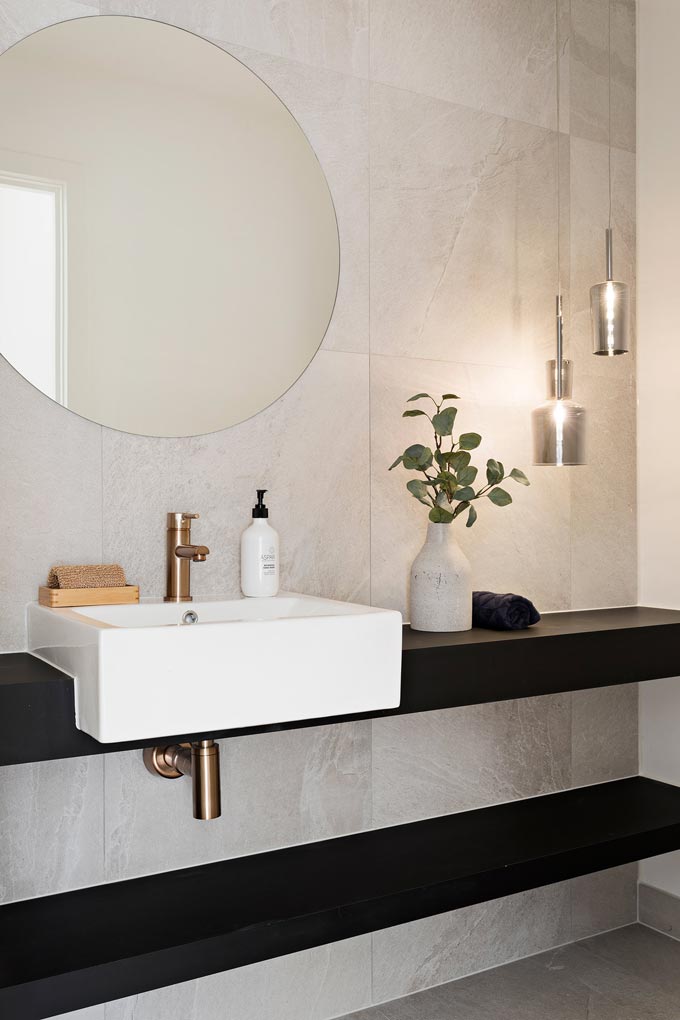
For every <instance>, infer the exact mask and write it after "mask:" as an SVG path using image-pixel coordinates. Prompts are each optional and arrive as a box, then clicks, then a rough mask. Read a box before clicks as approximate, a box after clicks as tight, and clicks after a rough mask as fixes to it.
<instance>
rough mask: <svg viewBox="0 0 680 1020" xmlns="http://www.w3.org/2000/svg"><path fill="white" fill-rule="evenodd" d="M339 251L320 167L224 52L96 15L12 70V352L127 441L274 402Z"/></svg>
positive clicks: (303, 360) (8, 63) (0, 225)
mask: <svg viewBox="0 0 680 1020" xmlns="http://www.w3.org/2000/svg"><path fill="white" fill-rule="evenodd" d="M338 271H339V247H338V234H337V224H336V219H335V213H334V209H333V203H332V199H331V196H330V193H329V190H328V185H327V183H326V179H325V177H324V174H323V171H322V169H321V167H320V165H319V162H318V160H317V158H316V156H315V154H314V152H313V150H312V148H311V146H310V144H309V142H308V141H307V139H306V137H305V135H304V134H303V132H302V130H301V128H300V127H299V125H298V124H297V122H296V121H295V119H294V118H293V116H292V115H291V113H290V112H289V110H288V109H287V108H286V107H285V106H284V104H283V103H282V102H281V101H280V100H279V99H278V98H277V97H276V96H275V94H274V93H273V92H272V91H271V90H270V89H269V88H268V87H267V86H266V85H265V84H264V83H263V82H262V81H261V80H260V79H259V78H258V77H257V76H256V75H255V74H253V73H252V72H251V71H250V70H248V69H247V68H246V67H245V66H244V65H243V64H241V63H240V62H239V61H238V60H236V59H235V58H234V57H232V56H231V55H229V54H227V53H225V52H224V51H223V50H221V49H220V48H219V47H217V46H215V45H213V44H211V43H208V42H206V41H205V40H203V39H200V38H198V37H197V36H194V35H192V34H190V33H188V32H185V31H182V30H180V29H177V28H173V27H171V26H168V25H163V24H161V23H159V22H154V21H147V20H144V19H140V18H131V17H117V16H111V17H98V18H82V19H78V20H74V21H69V22H64V23H62V24H59V25H55V26H53V27H51V28H47V29H44V30H43V31H40V32H37V33H36V34H35V35H33V36H30V37H29V38H28V39H25V40H24V41H22V42H21V43H18V44H17V45H16V46H14V47H13V48H12V49H10V50H8V51H7V52H6V53H5V54H4V55H3V56H2V57H1V58H0V353H1V354H2V355H4V357H5V358H6V359H7V360H8V361H9V362H10V364H11V365H13V366H14V368H16V369H17V371H19V372H21V374H22V375H24V376H25V377H26V379H28V380H29V381H30V382H31V383H33V384H34V385H35V386H37V387H38V388H39V389H40V390H42V392H43V393H45V394H46V395H47V396H49V397H51V398H52V399H54V400H57V401H58V402H59V403H61V404H63V405H64V406H66V407H69V408H71V409H72V410H73V411H76V412H77V413H78V414H81V415H84V416H85V417H87V418H90V419H92V420H93V421H96V422H100V423H101V424H103V425H107V426H110V427H112V428H116V429H121V430H123V431H126V432H135V433H140V434H144V435H153V436H184V435H196V434H201V433H205V432H211V431H214V430H217V429H221V428H225V427H226V426H229V425H233V424H235V423H236V422H239V421H242V420H244V419H246V418H248V417H250V416H251V415H253V414H255V413H257V412H258V411H260V410H262V409H263V408H265V407H267V406H268V405H269V404H271V403H272V402H273V401H274V400H276V399H277V398H278V397H279V396H280V395H281V394H282V393H284V392H285V391H286V389H288V387H289V386H291V385H292V383H293V382H295V380H296V379H297V378H298V377H299V375H300V374H301V373H302V372H303V371H304V369H305V367H306V366H307V365H308V363H309V362H310V360H311V359H312V358H313V356H314V354H315V352H316V350H317V349H318V347H319V345H320V343H321V341H322V339H323V336H324V333H325V331H326V328H327V326H328V322H329V320H330V316H331V314H332V310H333V304H334V301H335V295H336V290H337V283H338Z"/></svg>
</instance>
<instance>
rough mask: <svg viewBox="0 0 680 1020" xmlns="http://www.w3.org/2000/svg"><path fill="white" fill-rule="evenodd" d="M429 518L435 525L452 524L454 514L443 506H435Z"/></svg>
mask: <svg viewBox="0 0 680 1020" xmlns="http://www.w3.org/2000/svg"><path fill="white" fill-rule="evenodd" d="M429 517H430V520H431V521H432V523H433V524H450V523H451V521H452V520H453V514H452V513H451V512H450V510H445V509H444V508H443V507H441V506H433V507H432V509H431V510H430V514H429Z"/></svg>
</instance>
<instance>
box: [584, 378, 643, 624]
mask: <svg viewBox="0 0 680 1020" xmlns="http://www.w3.org/2000/svg"><path fill="white" fill-rule="evenodd" d="M607 360H609V359H607ZM578 399H579V400H580V401H581V402H582V403H583V404H584V405H585V406H586V414H587V418H586V421H587V428H588V431H587V440H586V441H587V461H586V464H585V466H583V467H579V468H576V469H575V470H576V471H578V473H579V474H578V481H579V485H578V486H577V485H576V484H574V489H573V496H572V534H571V549H572V608H574V609H590V608H594V609H597V608H598V607H600V606H630V605H635V604H636V603H637V557H636V534H637V528H636V520H637V514H636V500H637V492H636V482H635V477H636V442H635V411H636V398H635V384H634V380H632V379H630V380H628V381H624V382H622V383H618V384H617V383H615V382H613V381H611V382H607V381H606V380H605V379H604V378H603V377H602V376H597V377H591V378H587V379H582V380H581V382H580V384H579V392H578Z"/></svg>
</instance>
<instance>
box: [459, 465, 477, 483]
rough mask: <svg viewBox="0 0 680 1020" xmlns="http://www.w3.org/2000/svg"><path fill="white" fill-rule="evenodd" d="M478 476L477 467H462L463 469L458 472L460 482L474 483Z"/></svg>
mask: <svg viewBox="0 0 680 1020" xmlns="http://www.w3.org/2000/svg"><path fill="white" fill-rule="evenodd" d="M476 477H477V468H476V467H464V468H461V470H460V471H459V472H458V484H459V485H472V483H473V482H474V480H475V478H476Z"/></svg>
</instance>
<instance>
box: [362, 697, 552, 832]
mask: <svg viewBox="0 0 680 1020" xmlns="http://www.w3.org/2000/svg"><path fill="white" fill-rule="evenodd" d="M570 780H571V701H570V696H569V695H555V696H552V697H545V698H528V699H525V700H522V701H499V702H495V703H493V704H490V705H472V706H470V707H467V708H455V709H447V710H445V711H441V712H421V713H418V714H417V715H404V716H396V717H395V718H392V719H375V720H374V721H373V822H374V824H375V825H394V824H396V823H398V822H406V821H411V820H413V819H416V818H427V817H430V816H432V815H444V814H450V813H451V812H454V811H466V810H470V809H473V808H478V807H485V806H486V805H488V804H494V803H499V802H501V801H509V800H515V799H517V798H519V797H531V796H536V795H538V794H542V793H553V792H556V791H558V790H562V789H565V788H566V787H568V786H569V785H570Z"/></svg>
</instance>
